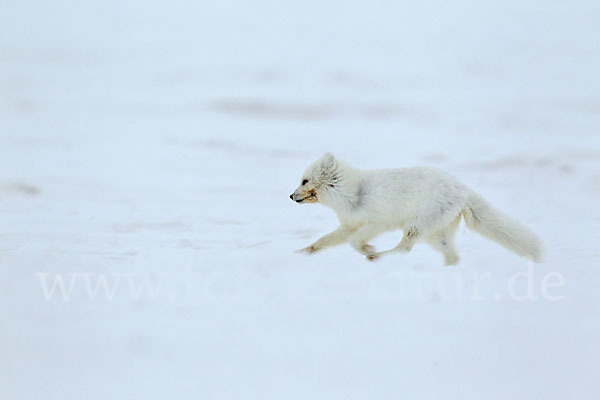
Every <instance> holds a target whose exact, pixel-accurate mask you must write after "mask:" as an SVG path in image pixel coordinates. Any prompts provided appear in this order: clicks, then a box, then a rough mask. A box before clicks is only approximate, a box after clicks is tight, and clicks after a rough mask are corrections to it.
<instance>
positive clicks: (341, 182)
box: [290, 153, 542, 265]
mask: <svg viewBox="0 0 600 400" xmlns="http://www.w3.org/2000/svg"><path fill="white" fill-rule="evenodd" d="M302 182H303V184H301V185H300V186H299V187H298V189H296V191H295V192H294V193H293V194H292V195H291V196H290V197H291V198H292V200H294V201H296V202H299V203H304V202H307V203H308V202H310V203H312V202H320V203H321V204H323V205H325V206H327V207H330V208H331V209H333V210H334V211H335V212H336V214H337V216H338V218H339V220H340V224H341V225H340V227H339V228H338V229H336V230H335V231H333V232H332V233H330V234H328V235H325V236H324V237H322V238H321V239H319V240H318V241H316V242H315V243H313V244H312V245H311V246H309V247H307V248H306V249H303V251H306V252H309V253H314V252H316V251H319V250H322V249H324V248H326V247H330V246H335V245H339V244H342V243H345V242H349V243H350V245H351V246H352V247H353V248H354V249H356V250H357V251H358V252H360V253H361V254H363V255H366V256H367V258H368V259H369V260H374V259H376V258H378V257H380V256H381V255H383V254H387V253H391V252H397V251H405V252H408V251H410V250H411V249H412V247H413V245H414V243H415V242H416V241H418V240H424V241H426V242H427V243H429V244H430V245H431V246H432V247H433V248H434V249H436V250H438V251H440V252H441V253H442V254H444V256H445V260H446V264H447V265H453V264H456V263H457V262H458V255H457V254H456V250H455V248H454V235H455V233H456V230H457V228H458V225H459V223H460V220H461V216H462V217H464V218H465V222H466V224H467V226H468V227H469V228H471V229H473V230H474V231H476V232H479V233H480V234H482V235H483V236H485V237H486V238H488V239H491V240H493V241H495V242H497V243H499V244H501V245H502V246H504V247H505V248H507V249H508V250H511V251H513V252H515V253H516V254H518V255H520V256H523V257H526V258H528V259H530V260H532V261H536V262H539V261H540V259H541V256H542V246H541V243H540V241H539V239H538V238H537V237H536V235H535V234H534V233H533V232H531V231H530V230H529V229H528V228H526V227H525V226H523V225H522V224H520V223H519V222H517V221H515V220H514V219H511V218H509V217H507V216H505V215H504V214H502V213H501V212H499V211H497V210H495V209H494V208H492V207H491V206H490V205H489V203H488V202H487V201H486V200H485V199H483V198H482V197H481V196H479V195H478V194H476V193H475V192H473V191H472V190H471V189H469V188H468V187H467V186H465V185H463V184H462V183H461V182H459V181H458V180H457V179H456V178H454V177H453V176H451V175H449V174H447V173H445V172H443V171H440V170H437V169H435V168H426V167H419V168H401V169H383V170H370V171H365V170H360V169H357V168H353V167H351V166H349V165H347V164H346V163H344V162H342V161H340V160H338V159H336V158H335V157H333V155H331V154H330V153H327V154H326V155H325V156H323V157H322V158H321V159H319V160H318V161H317V162H315V163H314V164H312V165H311V166H310V167H309V168H308V169H307V170H306V171H305V173H304V175H303V178H302ZM399 229H402V230H403V231H404V237H403V238H402V241H401V242H400V244H399V245H398V246H396V247H395V248H393V249H391V250H388V251H384V252H380V253H377V252H375V249H374V248H373V247H372V246H371V245H369V243H368V242H369V241H370V240H372V239H373V238H375V237H376V236H378V235H380V234H382V233H384V232H388V231H394V230H399Z"/></svg>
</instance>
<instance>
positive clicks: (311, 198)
mask: <svg viewBox="0 0 600 400" xmlns="http://www.w3.org/2000/svg"><path fill="white" fill-rule="evenodd" d="M315 201H317V195H316V194H315V193H311V194H310V195H309V196H306V197H305V198H303V199H299V200H296V203H298V204H300V203H304V202H307V203H314V202H315Z"/></svg>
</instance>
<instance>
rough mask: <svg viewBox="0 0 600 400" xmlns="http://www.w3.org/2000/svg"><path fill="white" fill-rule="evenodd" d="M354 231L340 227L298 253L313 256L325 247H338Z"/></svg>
mask: <svg viewBox="0 0 600 400" xmlns="http://www.w3.org/2000/svg"><path fill="white" fill-rule="evenodd" d="M354 231H355V229H352V228H349V227H346V226H340V227H339V228H337V229H336V230H335V231H333V232H331V233H328V234H327V235H325V236H323V237H322V238H321V239H319V240H317V241H316V242H314V243H313V244H311V245H310V246H308V247H305V248H304V249H300V250H298V252H299V253H308V254H313V253H316V252H317V251H320V250H323V249H325V248H327V247H331V246H337V245H340V244H342V243H344V242H346V241H347V240H348V238H349V237H350V235H351V234H352V233H353V232H354Z"/></svg>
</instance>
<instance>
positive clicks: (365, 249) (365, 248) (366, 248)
mask: <svg viewBox="0 0 600 400" xmlns="http://www.w3.org/2000/svg"><path fill="white" fill-rule="evenodd" d="M360 252H361V253H362V254H364V255H365V256H369V255H371V254H375V253H376V252H377V251H376V250H375V247H373V246H371V245H370V244H363V245H362V246H360Z"/></svg>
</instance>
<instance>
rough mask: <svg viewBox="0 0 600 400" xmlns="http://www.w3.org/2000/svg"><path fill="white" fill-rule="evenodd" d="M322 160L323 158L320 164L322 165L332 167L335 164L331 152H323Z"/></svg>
mask: <svg viewBox="0 0 600 400" xmlns="http://www.w3.org/2000/svg"><path fill="white" fill-rule="evenodd" d="M322 160H323V162H322V164H323V165H324V166H327V167H333V166H334V165H335V157H333V154H331V153H325V155H324V156H323V158H322Z"/></svg>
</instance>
